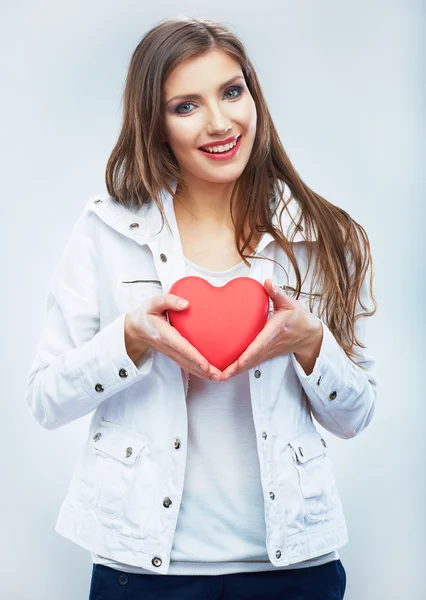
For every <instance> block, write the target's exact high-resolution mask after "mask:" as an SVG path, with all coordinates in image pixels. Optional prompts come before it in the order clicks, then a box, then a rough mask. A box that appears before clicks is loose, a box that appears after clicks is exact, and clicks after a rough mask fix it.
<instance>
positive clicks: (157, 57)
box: [106, 16, 377, 360]
mask: <svg viewBox="0 0 426 600" xmlns="http://www.w3.org/2000/svg"><path fill="white" fill-rule="evenodd" d="M216 49H217V50H222V51H225V52H227V53H228V54H229V55H230V56H231V57H232V58H233V59H235V60H236V61H237V62H238V63H239V65H240V66H241V69H242V72H243V75H244V78H245V81H246V85H247V87H248V89H249V91H250V94H251V96H252V97H253V99H254V102H255V105H256V111H257V131H256V135H255V140H254V144H253V148H252V153H251V156H250V158H249V161H248V163H247V165H246V167H245V169H244V171H243V173H242V174H241V176H240V177H239V178H238V180H237V181H236V182H235V185H234V189H233V191H232V194H231V214H232V218H233V222H234V225H235V244H236V247H237V249H238V252H239V254H240V256H241V258H242V259H243V260H244V261H245V262H246V264H247V261H246V258H247V256H250V255H245V254H244V251H245V249H246V248H249V249H250V248H251V247H252V241H253V239H254V237H255V236H257V235H258V234H259V233H260V232H262V233H263V232H269V233H270V234H271V235H272V236H273V238H274V239H275V240H276V242H277V244H279V245H280V246H281V248H282V249H283V250H284V251H285V253H286V254H287V255H288V257H289V259H290V262H291V264H292V265H293V268H294V270H295V274H296V279H297V287H296V296H295V297H296V299H298V298H299V294H300V291H301V284H302V282H301V276H300V271H299V268H298V265H297V259H296V257H295V255H294V252H293V248H292V243H291V239H290V240H287V238H286V237H285V235H283V233H282V232H281V231H280V230H279V228H276V227H275V226H273V222H272V218H273V214H274V210H273V209H272V208H271V203H270V197H271V190H275V191H276V190H278V191H280V190H281V191H280V192H279V193H280V201H282V200H283V198H282V189H283V187H284V186H282V184H283V183H285V184H287V186H288V188H289V189H290V191H291V195H292V196H293V197H294V198H295V199H297V202H298V203H299V207H300V215H301V218H300V220H299V222H298V223H297V224H296V228H297V227H299V228H300V229H302V228H303V226H301V225H300V223H301V222H302V220H303V222H304V226H305V228H306V229H307V232H306V233H307V239H309V237H310V235H311V232H312V230H313V228H314V229H316V236H317V240H316V242H315V243H314V244H312V242H307V246H308V269H309V265H310V264H311V260H312V254H313V248H312V246H313V245H314V246H315V249H314V250H315V254H316V260H315V269H314V271H313V285H314V282H316V281H317V280H318V279H319V278H321V288H320V289H321V294H320V298H321V301H320V305H319V314H320V316H321V318H322V319H323V320H324V322H325V323H326V324H327V326H328V327H329V328H330V330H331V332H332V333H333V335H334V336H335V338H336V340H337V341H338V343H339V344H340V346H341V347H342V348H343V350H344V351H345V352H346V354H347V356H348V357H349V358H350V359H351V360H354V357H355V356H356V354H355V351H354V350H355V349H354V348H353V346H354V345H357V346H359V347H361V348H365V345H363V344H362V343H361V342H360V341H359V340H358V339H357V338H356V335H355V330H354V325H355V321H356V319H357V318H361V317H366V316H372V315H373V314H374V313H375V312H376V310H377V303H376V300H375V299H374V296H373V263H372V257H371V252H370V244H369V240H368V236H367V234H366V232H365V230H364V229H363V227H362V226H361V225H360V224H359V223H357V222H356V221H354V220H353V219H352V218H351V217H350V215H349V214H348V213H347V212H345V211H344V210H343V209H342V208H339V207H338V206H335V205H334V204H332V203H330V202H328V201H327V200H325V199H324V198H322V197H321V196H320V195H319V194H316V193H315V192H314V191H312V190H311V189H310V188H309V187H308V186H307V185H306V184H305V183H304V182H303V181H302V179H301V178H300V176H299V175H298V173H297V172H296V170H295V168H294V167H293V165H292V163H291V162H290V160H289V158H288V156H287V154H286V152H285V150H284V148H283V146H282V144H281V142H280V139H279V137H278V134H277V131H276V129H275V126H274V124H273V122H272V118H271V115H270V113H269V110H268V107H267V104H266V102H265V100H264V97H263V94H262V91H261V87H260V84H259V81H258V78H257V75H256V72H255V70H254V68H253V65H252V63H251V62H250V60H249V58H248V56H247V53H246V50H245V48H244V45H243V43H242V42H241V41H240V40H239V39H238V38H237V36H236V35H235V34H234V33H233V32H232V31H231V30H230V29H229V28H228V27H226V26H225V25H223V24H221V23H218V22H216V21H212V20H210V19H204V18H191V17H186V16H178V17H174V18H168V19H165V20H163V21H160V23H159V24H157V25H156V26H155V27H153V28H152V29H150V30H149V31H148V32H147V33H146V35H145V36H144V37H143V38H142V40H141V41H140V42H139V44H138V46H137V47H136V49H135V50H134V52H133V55H132V57H131V60H130V65H129V69H128V74H127V79H126V84H125V89H124V110H123V124H122V128H121V132H120V134H119V137H118V140H117V143H116V145H115V147H114V149H113V151H112V153H111V156H110V158H109V160H108V164H107V167H106V186H107V190H108V193H109V194H110V195H111V196H112V197H113V198H114V199H115V200H116V202H118V203H120V204H123V205H124V206H128V207H129V206H130V205H134V204H136V205H137V206H140V205H142V204H145V203H148V202H150V201H151V199H153V200H154V201H155V203H156V204H157V206H158V209H159V210H160V213H161V216H162V219H163V225H164V220H165V221H166V222H167V217H166V215H165V213H164V210H163V206H162V202H161V192H162V190H167V191H168V192H169V193H170V194H171V195H172V196H173V197H174V198H176V199H177V200H180V198H179V194H178V191H177V190H178V188H179V187H182V188H183V181H182V177H181V174H180V170H179V166H178V163H177V161H176V159H175V158H174V155H173V153H172V151H171V149H170V147H169V146H168V144H167V143H163V142H162V141H161V140H162V138H164V137H165V136H166V132H165V128H164V98H163V85H164V82H165V80H166V78H167V77H168V75H169V74H170V73H171V72H172V71H173V69H174V68H175V67H177V66H178V65H179V64H180V63H182V62H183V61H185V60H187V59H191V58H196V57H198V56H201V55H202V54H205V53H206V52H211V51H214V50H216ZM171 179H174V180H176V181H177V183H178V185H177V188H176V190H175V191H174V190H173V189H172V188H171V186H170V180H171ZM179 184H181V185H179ZM234 202H235V204H234ZM279 205H282V206H283V208H282V210H284V208H285V207H286V204H285V203H284V205H283V204H282V202H281V203H280V202H277V204H276V206H279ZM275 210H276V209H275ZM167 224H168V223H167ZM168 225H169V224H168ZM367 274H368V276H369V295H370V297H371V300H372V303H373V309H372V310H371V311H370V312H368V311H367V307H366V306H364V304H362V302H361V301H360V297H359V296H360V289H361V285H362V283H363V281H364V278H366V277H367ZM366 281H367V279H366ZM311 291H312V288H311ZM315 295H317V294H312V296H315ZM358 302H359V306H361V308H362V309H363V310H364V311H366V312H360V311H359V307H358ZM309 305H310V310H312V299H311V297H310V300H309ZM357 313H358V314H357Z"/></svg>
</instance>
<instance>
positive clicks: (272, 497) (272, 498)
mask: <svg viewBox="0 0 426 600" xmlns="http://www.w3.org/2000/svg"><path fill="white" fill-rule="evenodd" d="M269 497H270V499H271V500H275V494H274V492H269Z"/></svg>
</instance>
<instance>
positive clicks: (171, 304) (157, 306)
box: [148, 294, 189, 315]
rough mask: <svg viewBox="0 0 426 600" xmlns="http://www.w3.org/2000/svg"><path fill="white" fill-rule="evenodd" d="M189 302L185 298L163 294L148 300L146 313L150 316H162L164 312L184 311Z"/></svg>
mask: <svg viewBox="0 0 426 600" xmlns="http://www.w3.org/2000/svg"><path fill="white" fill-rule="evenodd" d="M188 306H189V302H188V300H186V299H185V298H181V297H180V296H176V295H175V294H164V295H162V296H153V297H152V298H149V299H148V312H150V313H152V314H157V315H158V314H162V313H164V312H165V311H166V310H169V309H171V310H179V311H181V310H185V309H186V308H188Z"/></svg>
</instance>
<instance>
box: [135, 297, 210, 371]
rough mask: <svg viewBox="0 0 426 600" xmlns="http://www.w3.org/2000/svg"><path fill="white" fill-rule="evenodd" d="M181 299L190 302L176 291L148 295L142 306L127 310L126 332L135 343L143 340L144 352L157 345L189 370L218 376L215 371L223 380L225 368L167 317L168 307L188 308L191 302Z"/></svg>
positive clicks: (141, 344) (141, 343) (158, 348)
mask: <svg viewBox="0 0 426 600" xmlns="http://www.w3.org/2000/svg"><path fill="white" fill-rule="evenodd" d="M181 300H183V301H184V302H187V301H186V300H184V299H183V298H180V297H179V296H176V295H174V294H164V295H162V296H154V297H152V298H147V299H146V300H145V301H144V302H143V303H142V304H141V305H140V306H138V307H137V308H135V309H134V310H132V311H131V312H129V313H127V314H126V318H125V335H127V336H128V337H129V339H132V340H133V343H134V342H135V341H136V342H137V343H139V342H140V347H141V349H142V352H143V350H144V349H148V348H154V349H155V350H158V351H159V352H162V353H163V354H165V355H166V356H168V357H169V358H171V359H172V360H174V361H175V362H176V363H177V364H178V365H179V366H180V367H182V368H183V369H185V370H186V371H188V372H189V373H192V374H193V375H197V377H202V378H204V379H214V377H213V375H216V376H217V380H218V381H220V380H221V372H220V371H219V370H218V369H217V368H216V367H214V366H213V365H211V364H210V363H209V362H208V360H207V359H206V358H204V356H203V355H202V354H200V352H198V350H197V349H196V348H194V346H193V345H192V344H190V343H189V342H188V340H186V339H185V338H184V337H183V336H182V335H181V334H180V333H179V332H178V330H177V329H175V328H174V327H173V326H172V325H170V323H169V321H168V319H167V315H166V311H167V310H168V309H172V310H185V309H186V308H188V306H189V303H187V304H186V305H184V306H179V301H181Z"/></svg>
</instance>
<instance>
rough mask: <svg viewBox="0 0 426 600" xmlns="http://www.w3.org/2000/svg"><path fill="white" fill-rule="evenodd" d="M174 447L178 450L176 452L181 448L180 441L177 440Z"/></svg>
mask: <svg viewBox="0 0 426 600" xmlns="http://www.w3.org/2000/svg"><path fill="white" fill-rule="evenodd" d="M173 445H174V447H175V448H176V450H177V449H178V448H180V440H178V439H177V438H176V439H175V441H174V442H173Z"/></svg>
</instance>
